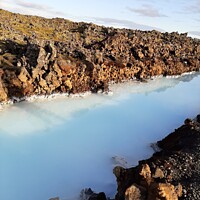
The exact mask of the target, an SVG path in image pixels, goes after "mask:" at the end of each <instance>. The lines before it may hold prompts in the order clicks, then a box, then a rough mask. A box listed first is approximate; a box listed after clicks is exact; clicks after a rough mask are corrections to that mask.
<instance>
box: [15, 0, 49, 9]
mask: <svg viewBox="0 0 200 200" xmlns="http://www.w3.org/2000/svg"><path fill="white" fill-rule="evenodd" d="M14 2H15V4H17V5H18V6H21V7H25V8H31V9H36V10H45V11H49V10H51V7H49V6H47V5H42V4H37V3H30V2H26V1H22V0H14Z"/></svg>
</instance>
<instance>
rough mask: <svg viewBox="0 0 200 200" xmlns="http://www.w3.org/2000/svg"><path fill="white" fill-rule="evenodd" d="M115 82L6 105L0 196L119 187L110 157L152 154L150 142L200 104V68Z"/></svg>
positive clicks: (26, 197)
mask: <svg viewBox="0 0 200 200" xmlns="http://www.w3.org/2000/svg"><path fill="white" fill-rule="evenodd" d="M188 81H189V82H188ZM111 90H112V91H113V95H112V96H111V95H104V94H99V95H95V94H92V95H90V96H88V97H86V98H63V97H58V98H56V99H54V100H50V101H47V100H44V101H42V100H38V101H35V102H23V103H19V104H14V105H13V106H10V107H8V108H6V109H4V110H3V111H1V112H0V123H1V125H0V199H4V200H15V199H20V200H35V199H37V200H44V199H48V198H50V197H54V196H60V197H61V198H62V199H65V198H69V199H71V198H72V197H75V196H76V195H77V194H78V193H79V192H80V190H81V189H82V188H84V187H92V188H93V189H94V190H96V191H105V192H106V193H107V194H108V195H114V191H115V189H116V185H115V178H114V176H113V175H112V168H113V166H114V164H115V163H116V162H113V159H112V158H118V159H120V160H123V162H125V163H127V162H128V166H132V165H135V164H137V160H139V159H144V158H146V157H148V156H150V155H151V154H152V150H151V149H150V147H149V143H151V142H155V141H156V140H158V139H161V138H162V137H164V136H165V135H166V134H167V133H169V132H171V131H173V129H174V128H176V127H177V126H179V125H181V123H182V122H183V120H184V119H185V118H186V117H195V115H196V114H197V113H198V112H199V111H200V105H199V100H200V76H199V75H198V74H192V75H187V76H182V77H179V78H157V79H154V80H151V81H149V83H148V84H146V83H133V82H128V83H124V84H119V85H111ZM115 161H116V160H115ZM117 163H119V160H118V162H117Z"/></svg>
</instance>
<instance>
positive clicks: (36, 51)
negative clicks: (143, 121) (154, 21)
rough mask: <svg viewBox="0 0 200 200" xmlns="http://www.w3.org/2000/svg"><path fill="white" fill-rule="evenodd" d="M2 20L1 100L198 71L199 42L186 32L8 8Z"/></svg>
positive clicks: (96, 88) (0, 13)
mask: <svg viewBox="0 0 200 200" xmlns="http://www.w3.org/2000/svg"><path fill="white" fill-rule="evenodd" d="M8 19H9V20H8ZM0 21H1V23H0V102H8V101H9V100H11V99H13V98H15V99H20V98H22V99H23V98H24V97H30V96H33V95H50V94H57V93H68V94H77V93H84V92H88V91H90V92H98V91H108V85H109V83H110V82H115V83H119V82H122V81H124V80H131V79H137V80H138V81H143V80H146V79H148V78H150V77H153V76H157V75H163V76H167V75H180V74H182V73H186V72H192V71H199V69H200V40H197V39H192V38H190V37H187V34H178V33H176V32H173V33H161V32H158V31H139V30H130V29H116V28H112V27H110V28H106V27H103V26H97V25H94V24H92V23H83V22H81V23H76V22H71V21H69V20H65V19H60V18H55V19H45V18H41V17H36V16H25V15H20V14H14V13H10V12H7V11H4V10H0Z"/></svg>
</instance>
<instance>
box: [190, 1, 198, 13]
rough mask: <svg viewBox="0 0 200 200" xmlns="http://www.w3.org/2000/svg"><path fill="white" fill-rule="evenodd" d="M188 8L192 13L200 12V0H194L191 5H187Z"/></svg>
mask: <svg viewBox="0 0 200 200" xmlns="http://www.w3.org/2000/svg"><path fill="white" fill-rule="evenodd" d="M188 9H189V11H190V12H192V13H197V14H200V0H196V1H195V2H194V4H193V5H191V6H190V7H188Z"/></svg>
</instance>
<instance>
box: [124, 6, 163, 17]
mask: <svg viewBox="0 0 200 200" xmlns="http://www.w3.org/2000/svg"><path fill="white" fill-rule="evenodd" d="M127 9H128V10H129V11H131V12H134V13H138V14H140V15H142V16H146V17H167V16H166V15H164V14H161V13H160V11H159V10H158V9H156V8H154V7H153V6H151V5H143V6H142V7H141V8H130V7H127Z"/></svg>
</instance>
